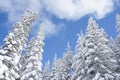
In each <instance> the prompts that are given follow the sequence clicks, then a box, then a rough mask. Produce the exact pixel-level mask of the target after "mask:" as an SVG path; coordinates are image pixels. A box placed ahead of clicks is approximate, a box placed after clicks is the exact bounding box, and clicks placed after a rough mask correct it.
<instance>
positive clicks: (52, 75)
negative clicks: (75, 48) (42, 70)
mask: <svg viewBox="0 0 120 80" xmlns="http://www.w3.org/2000/svg"><path fill="white" fill-rule="evenodd" d="M56 73H57V55H56V54H55V56H54V60H53V64H52V68H51V73H50V76H49V79H48V80H57V77H56Z"/></svg>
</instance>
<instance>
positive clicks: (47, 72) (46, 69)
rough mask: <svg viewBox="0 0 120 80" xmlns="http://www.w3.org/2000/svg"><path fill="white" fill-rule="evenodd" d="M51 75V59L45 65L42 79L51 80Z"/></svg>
mask: <svg viewBox="0 0 120 80" xmlns="http://www.w3.org/2000/svg"><path fill="white" fill-rule="evenodd" d="M49 76H50V61H48V62H47V63H46V64H45V67H44V69H43V76H42V80H49Z"/></svg>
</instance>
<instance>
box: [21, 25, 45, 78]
mask: <svg viewBox="0 0 120 80" xmlns="http://www.w3.org/2000/svg"><path fill="white" fill-rule="evenodd" d="M43 41H44V24H42V25H41V27H40V31H39V32H38V34H37V36H36V37H35V38H32V40H31V41H30V43H29V45H28V49H27V52H26V55H25V56H24V57H25V58H23V59H25V60H23V61H25V62H24V64H23V65H22V68H21V71H22V72H21V80H42V63H41V60H42V53H43V48H42V47H43V46H44V42H43Z"/></svg>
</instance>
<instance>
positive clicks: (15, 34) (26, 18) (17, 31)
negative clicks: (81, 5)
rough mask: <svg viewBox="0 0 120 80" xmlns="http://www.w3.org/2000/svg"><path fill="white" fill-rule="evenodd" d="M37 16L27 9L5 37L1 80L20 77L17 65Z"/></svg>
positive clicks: (1, 54)
mask: <svg viewBox="0 0 120 80" xmlns="http://www.w3.org/2000/svg"><path fill="white" fill-rule="evenodd" d="M36 18H37V14H36V13H35V12H33V11H32V10H27V11H26V12H25V14H24V15H23V16H22V18H21V19H20V21H19V22H17V23H15V24H14V25H13V27H14V29H13V30H12V31H11V32H9V33H8V35H7V37H6V38H5V39H4V44H3V46H2V48H1V50H0V57H1V60H0V63H1V66H0V70H2V71H0V80H15V79H18V78H19V74H18V72H17V71H18V70H19V67H18V66H17V65H18V63H19V59H20V57H21V55H22V50H23V48H24V46H25V43H26V41H27V38H28V35H29V32H30V28H31V24H32V22H34V21H35V20H36Z"/></svg>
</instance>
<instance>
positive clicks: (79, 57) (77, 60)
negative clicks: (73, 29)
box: [71, 31, 86, 80]
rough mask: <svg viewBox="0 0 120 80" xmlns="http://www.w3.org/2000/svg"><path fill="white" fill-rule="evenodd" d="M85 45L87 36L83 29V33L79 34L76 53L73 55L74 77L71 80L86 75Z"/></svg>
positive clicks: (79, 79)
mask: <svg viewBox="0 0 120 80" xmlns="http://www.w3.org/2000/svg"><path fill="white" fill-rule="evenodd" d="M84 47H85V36H84V34H83V33H82V31H81V34H78V40H77V42H76V46H75V54H74V56H73V63H72V69H73V72H72V77H71V80H81V75H83V74H84V75H85V69H84V68H85V60H84V57H83V55H84V54H85V52H86V48H84Z"/></svg>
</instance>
